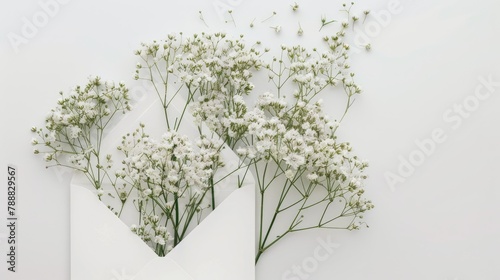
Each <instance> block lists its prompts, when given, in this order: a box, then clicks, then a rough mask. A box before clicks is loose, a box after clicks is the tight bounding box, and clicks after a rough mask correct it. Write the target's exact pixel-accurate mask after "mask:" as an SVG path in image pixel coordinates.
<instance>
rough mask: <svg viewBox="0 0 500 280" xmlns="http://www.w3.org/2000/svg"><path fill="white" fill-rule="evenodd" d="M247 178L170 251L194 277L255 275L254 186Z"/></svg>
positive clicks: (214, 279)
mask: <svg viewBox="0 0 500 280" xmlns="http://www.w3.org/2000/svg"><path fill="white" fill-rule="evenodd" d="M251 179H253V178H251ZM249 181H252V182H251V183H250V182H249V184H247V185H246V186H244V187H242V188H240V189H238V190H236V191H234V192H233V193H232V194H231V195H230V196H229V197H228V198H227V199H226V200H224V201H223V202H222V203H221V204H220V205H219V206H218V207H217V208H216V209H215V210H214V211H213V212H212V213H211V214H210V215H209V216H208V217H207V218H206V219H205V220H204V221H203V223H201V224H200V225H199V226H198V227H196V228H195V229H194V230H193V231H192V232H191V233H190V234H189V235H188V236H187V237H186V238H185V239H184V240H183V242H181V243H180V244H179V245H178V246H177V247H175V248H174V249H173V250H172V251H171V252H170V253H169V256H170V257H171V258H173V259H175V260H176V262H177V263H178V264H179V265H181V266H182V267H183V268H184V269H185V270H186V271H189V272H190V274H191V275H192V276H193V279H196V280H202V279H203V280H233V279H238V280H247V279H248V280H253V279H254V277H255V266H254V262H255V260H254V257H255V194H254V191H255V188H254V186H253V180H249Z"/></svg>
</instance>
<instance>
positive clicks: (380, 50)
mask: <svg viewBox="0 0 500 280" xmlns="http://www.w3.org/2000/svg"><path fill="white" fill-rule="evenodd" d="M46 2H49V1H48V0H40V2H39V1H2V2H1V4H0V23H1V25H0V33H1V40H0V53H1V60H0V63H1V64H0V77H1V78H0V86H1V90H0V92H1V97H2V98H1V104H2V108H1V109H0V113H1V122H0V123H1V133H2V134H1V135H2V136H1V138H0V147H1V148H0V149H1V150H0V153H1V160H0V161H1V164H0V166H2V170H5V169H6V166H7V164H9V163H12V164H15V165H16V166H17V167H18V169H19V183H20V185H19V191H18V192H19V194H18V195H19V203H18V204H19V205H18V215H19V217H20V220H19V233H18V241H19V252H18V254H19V259H18V272H17V273H15V274H13V273H7V272H6V264H5V261H4V257H5V250H6V248H7V246H6V241H5V237H6V227H5V226H2V227H1V228H0V252H1V255H0V259H1V260H2V262H1V263H0V279H9V280H10V279H23V280H24V279H53V280H63V279H68V278H69V226H68V225H69V212H68V210H69V202H68V197H69V196H68V183H69V179H70V174H68V173H63V174H61V173H57V172H54V171H53V170H50V169H49V170H47V169H45V167H44V163H43V162H42V160H41V159H40V158H37V157H35V156H34V155H32V147H31V146H30V144H29V142H30V139H31V137H32V135H31V133H30V131H29V129H30V127H31V126H32V125H38V126H40V125H43V118H44V117H45V115H46V113H47V112H48V111H49V110H50V108H52V107H53V106H54V104H55V101H56V100H57V98H58V92H59V91H61V90H63V91H67V90H68V89H69V88H70V87H72V86H74V85H77V84H83V83H84V82H85V80H86V78H87V77H88V76H89V75H100V76H102V77H103V78H104V79H113V80H123V81H125V82H131V81H132V75H133V71H134V65H135V57H134V55H133V50H134V49H135V48H136V47H137V46H138V44H139V43H140V42H141V41H149V40H152V39H158V38H162V37H164V36H165V34H167V33H170V32H178V31H184V32H186V33H193V32H201V31H209V30H211V31H218V30H225V31H227V32H229V33H233V34H239V33H244V34H247V36H246V37H247V39H248V40H249V41H253V40H262V41H263V42H264V43H265V45H266V46H269V47H271V48H275V49H276V48H277V47H278V46H279V45H280V44H281V43H286V44H297V43H299V44H303V45H306V46H316V45H319V44H320V38H321V36H322V35H327V34H328V31H329V30H333V28H330V29H329V27H325V29H324V30H323V31H322V32H321V33H318V29H319V21H320V18H321V15H326V16H327V17H330V16H332V17H333V16H334V15H336V14H338V9H339V7H340V3H341V2H338V3H330V2H331V1H308V2H307V3H306V1H298V3H299V4H300V6H301V7H300V9H299V12H298V13H297V14H294V13H292V11H291V8H290V6H289V4H291V3H292V2H289V1H274V2H271V1H264V0H252V1H249V0H220V1H219V0H216V1H213V0H209V1H201V0H198V1H185V2H184V3H182V2H181V1H152V0H146V1H118V0H115V1H111V0H105V1H94V0H92V1H81V0H70V1H64V4H63V1H61V2H60V4H58V10H57V11H56V12H54V13H52V15H48V16H47V19H48V20H47V21H46V22H43V16H41V17H40V15H41V14H42V13H45V14H46V12H44V10H43V8H42V6H43V5H41V4H40V3H46ZM390 2H391V1H389V0H376V1H358V2H357V3H356V6H357V9H358V11H361V10H363V9H365V8H368V9H371V10H372V14H377V13H378V14H380V12H381V11H387V9H388V8H387V7H388V4H389V3H390ZM393 2H394V1H393ZM221 3H222V4H221ZM395 5H396V6H397V7H398V9H397V11H398V12H397V13H392V14H391V16H390V18H388V17H385V18H379V19H378V20H377V19H375V18H374V17H369V18H368V19H367V21H366V22H365V27H360V28H359V29H358V32H361V33H364V34H365V35H366V36H367V38H369V39H370V42H371V45H372V51H371V52H370V53H365V52H360V53H359V54H356V55H353V59H352V62H351V65H352V68H353V69H354V70H355V72H356V73H357V81H358V82H359V83H360V84H361V85H362V86H363V89H364V93H363V95H361V96H359V98H358V99H357V101H356V103H355V106H354V107H353V108H352V111H351V112H350V114H349V115H348V117H347V118H346V119H345V122H344V123H343V125H342V128H341V130H339V132H340V137H341V139H342V140H348V141H350V142H351V143H352V144H353V146H354V148H355V150H356V151H357V153H358V154H359V155H360V156H361V157H363V158H366V159H368V160H370V163H371V166H370V169H369V174H370V178H369V179H368V181H367V185H368V187H367V192H366V195H367V197H369V198H371V199H372V200H373V202H374V203H375V205H376V208H375V209H374V210H373V211H372V212H371V213H369V214H368V215H366V221H367V222H368V224H369V225H370V228H369V229H363V230H361V231H358V232H347V231H310V232H304V233H300V234H295V235H290V236H289V237H288V238H285V239H284V240H283V241H281V242H280V243H278V245H276V246H275V247H273V248H272V249H270V251H268V252H266V254H265V255H264V256H263V257H262V258H261V260H260V262H259V265H258V267H257V269H258V275H257V279H259V280H268V279H269V280H271V279H273V280H274V279H343V280H344V279H345V280H351V279H352V280H357V279H409V280H412V279H429V280H447V279H448V280H452V279H456V280H467V279H484V280H489V279H491V280H494V279H500V267H499V266H498V262H499V261H500V203H499V202H500V190H499V183H498V179H497V177H498V176H497V175H496V174H498V173H499V172H498V171H499V170H500V132H499V130H500V127H499V125H498V124H499V123H500V113H499V110H498V108H499V105H500V96H498V95H499V94H500V86H499V85H497V86H496V87H494V88H492V89H493V90H492V92H491V94H490V96H489V97H487V98H485V99H484V100H479V101H478V103H477V104H476V105H477V106H476V107H474V106H473V105H475V104H474V100H476V101H477V100H478V99H475V98H474V97H473V96H474V92H475V90H476V88H477V87H478V86H480V85H481V82H480V78H479V77H483V78H484V79H486V80H488V79H491V80H493V81H500V56H499V55H498V52H499V51H498V50H499V49H500V40H499V39H498V34H499V33H498V32H499V30H500V19H499V18H498V16H497V12H498V9H499V8H500V4H498V2H497V1H494V0H481V1H451V0H444V1H433V0H423V1H403V0H401V1H396V2H395ZM228 6H232V9H233V10H234V12H233V14H234V18H235V21H236V26H237V28H235V27H234V25H233V24H232V23H224V22H223V21H221V19H220V17H219V15H218V12H217V9H216V7H219V8H221V9H223V8H224V7H228ZM199 10H202V11H203V13H204V16H205V19H206V21H207V23H208V25H209V26H210V29H208V28H207V27H205V25H204V24H203V23H202V22H201V21H200V20H199V18H198V11H199ZM272 11H277V12H278V14H277V16H275V17H274V18H272V19H270V20H268V21H266V22H264V23H261V21H262V20H263V19H264V18H266V17H267V16H268V15H270V14H271V13H272ZM34 16H35V21H38V25H39V26H38V27H37V30H36V31H34V32H32V33H30V34H28V37H29V38H28V37H26V36H25V35H26V34H25V35H23V34H22V29H23V26H25V25H26V21H25V20H24V18H25V19H27V20H28V21H30V22H33V20H34V18H33V17H34ZM37 16H39V18H37ZM254 18H256V20H255V25H256V26H255V28H254V29H249V27H248V25H249V23H250V22H251V21H252V20H253V19H254ZM298 21H300V23H301V25H302V28H303V29H304V36H303V37H298V36H297V35H296V30H297V26H298ZM35 23H36V22H35ZM369 24H370V25H369ZM275 25H281V26H282V31H281V33H280V34H276V33H274V31H273V30H272V29H271V28H269V26H275ZM367 26H371V29H365V28H366V27H367ZM12 33H16V34H17V35H19V36H24V37H25V39H26V41H23V43H21V44H19V45H17V46H16V44H12V42H11V40H10V39H9V34H11V35H10V37H11V38H12ZM358 38H361V37H358ZM136 91H137V92H139V89H136ZM481 92H482V93H487V92H488V91H487V90H486V88H485V87H483V88H482V89H481ZM132 93H134V91H132ZM139 95H140V94H139ZM139 95H138V96H139ZM326 99H327V100H328V101H330V99H328V98H326ZM332 100H333V99H332ZM464 100H465V101H466V102H469V103H468V104H469V105H468V106H469V107H468V108H469V109H471V110H470V111H466V112H465V113H464V115H463V116H460V115H459V114H457V113H455V112H454V111H453V110H454V106H456V105H459V104H462V103H463V102H464ZM331 102H333V101H331ZM326 105H327V104H326ZM471 106H472V107H471ZM449 110H452V111H449ZM332 115H334V112H332ZM444 115H447V116H448V117H449V118H453V119H449V118H448V119H447V118H445V117H443V116H444ZM458 116H460V117H458ZM435 129H441V130H442V131H443V133H444V135H445V137H446V140H445V141H444V142H443V143H436V146H435V148H434V149H433V152H432V153H430V154H429V156H425V158H423V160H422V162H418V163H417V164H416V165H418V166H414V167H415V171H414V172H413V173H412V174H411V175H410V176H404V182H399V183H397V184H396V185H395V186H394V187H393V188H391V187H390V184H389V183H388V181H387V180H386V178H385V174H387V172H392V173H393V174H396V175H397V174H398V167H399V166H400V165H401V162H402V158H403V159H408V158H409V157H410V156H411V155H416V154H417V153H418V152H416V151H418V149H419V148H418V146H417V144H416V141H423V140H424V139H429V138H431V137H432V131H433V130H435ZM0 177H1V178H3V179H1V180H6V174H4V175H1V176H0ZM2 186H5V183H2ZM0 199H1V200H0V211H1V213H0V216H1V217H4V216H5V214H4V211H5V205H6V190H2V191H1V192H0ZM1 219H2V220H3V219H4V218H1ZM3 224H4V222H2V225H3ZM319 240H323V241H328V240H330V241H331V242H334V243H335V244H337V245H336V247H337V248H335V249H334V250H333V251H332V253H331V254H329V255H328V257H327V259H326V260H325V259H322V260H318V259H317V258H316V259H315V256H314V251H315V249H316V248H318V246H321V245H320V244H321V241H319ZM294 266H296V268H297V267H298V268H299V269H301V271H302V274H297V273H296V274H295V276H294V274H293V270H292V269H293V267H294ZM287 271H290V272H289V273H287ZM295 271H297V270H295ZM292 276H293V277H292ZM294 277H295V278H294ZM117 280H118V279H117Z"/></svg>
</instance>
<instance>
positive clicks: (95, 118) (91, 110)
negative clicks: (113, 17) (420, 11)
mask: <svg viewBox="0 0 500 280" xmlns="http://www.w3.org/2000/svg"><path fill="white" fill-rule="evenodd" d="M344 7H346V5H344ZM351 7H352V5H351ZM298 8H299V6H298V4H296V3H295V4H294V5H293V6H292V9H293V11H296V10H297V9H298ZM345 11H346V12H347V19H348V21H346V22H342V23H341V24H339V26H338V30H337V31H336V32H334V34H333V35H332V36H326V37H324V43H325V47H326V48H325V49H326V51H323V52H321V51H319V50H318V49H313V50H307V49H306V48H304V47H302V46H300V45H298V46H281V47H280V48H279V49H278V54H277V55H275V56H272V55H271V54H270V53H271V49H268V48H265V49H263V50H261V48H262V47H261V45H262V44H261V43H260V42H256V43H255V44H254V45H252V46H251V47H248V46H247V44H246V42H245V40H244V37H243V36H240V38H237V39H234V38H230V37H229V36H228V35H226V34H224V33H201V34H194V35H191V36H186V35H184V34H182V33H178V34H171V35H168V36H167V37H166V38H165V39H163V40H158V41H153V42H151V43H143V44H142V45H141V47H140V48H139V49H138V50H137V51H136V52H135V54H136V56H137V57H138V60H139V62H138V63H137V65H136V70H135V79H136V80H143V81H146V82H147V83H148V84H150V85H151V86H152V88H153V89H154V92H155V94H156V95H157V97H158V100H159V101H160V104H161V106H162V109H163V111H164V119H163V121H164V127H165V133H164V134H163V136H162V137H161V139H155V138H153V137H151V136H150V135H148V133H147V128H146V125H145V124H141V125H140V126H139V127H138V128H137V129H136V130H135V131H131V132H130V133H129V134H126V135H124V136H123V138H122V141H121V145H119V146H118V147H117V150H118V151H120V159H119V161H117V162H121V165H120V166H119V167H117V165H116V164H115V163H114V162H115V161H116V159H115V158H113V157H112V156H111V154H103V152H104V151H102V149H101V147H102V143H103V141H104V137H103V136H104V135H105V134H106V132H107V130H108V129H109V127H110V126H112V124H113V123H114V122H116V121H117V119H118V116H119V114H122V113H127V111H130V110H131V106H130V104H129V101H130V100H129V96H128V91H127V88H126V87H125V85H124V84H123V83H119V84H118V85H116V84H115V83H113V82H102V81H101V79H100V78H98V77H94V78H90V79H89V82H88V84H87V85H86V86H85V87H83V88H82V87H76V88H75V89H74V90H73V91H72V92H70V94H69V95H68V96H66V95H64V94H63V93H61V95H62V97H61V99H60V100H59V101H58V103H57V106H56V107H55V108H54V109H52V111H51V112H50V113H49V115H48V116H47V117H46V120H45V121H46V123H45V127H43V128H37V127H33V128H32V131H33V132H34V133H35V134H36V137H35V138H33V140H32V144H33V145H35V146H37V148H36V149H35V150H34V153H35V154H42V155H43V156H44V159H45V161H47V162H48V164H49V165H48V166H49V167H51V166H63V167H67V168H71V169H74V170H75V171H77V172H81V173H82V174H84V175H85V176H86V177H87V179H88V180H89V182H91V183H92V185H93V186H94V188H95V191H96V194H97V196H98V197H99V199H103V200H104V197H106V199H110V198H112V200H114V201H115V202H116V201H117V202H118V203H119V205H120V208H119V209H115V208H113V207H112V206H109V208H110V209H111V210H113V211H114V212H115V214H116V215H118V216H121V214H122V211H123V209H124V207H125V206H126V205H132V206H133V207H134V209H136V212H137V223H136V224H131V225H130V227H131V230H132V231H133V232H134V233H136V234H137V235H138V236H140V237H141V238H142V239H143V240H144V241H145V242H146V243H148V244H149V245H150V246H151V247H152V248H153V249H154V250H155V252H156V253H157V254H158V255H159V256H164V255H166V254H167V253H168V252H169V251H170V250H171V249H172V248H173V247H175V246H176V245H177V244H179V242H181V241H182V239H183V238H184V237H185V236H186V235H187V234H188V233H189V230H190V229H192V227H193V225H195V224H197V223H199V222H201V220H202V219H203V213H204V212H207V211H211V210H213V209H215V207H216V205H217V201H216V200H215V197H216V196H215V193H214V192H215V188H216V187H217V184H218V183H220V182H221V181H222V180H223V178H224V177H225V176H227V175H228V174H231V173H233V172H236V171H238V170H239V171H243V172H244V174H248V173H251V174H253V175H254V177H255V178H256V181H257V190H258V204H259V207H258V208H259V209H258V217H259V218H258V221H257V225H258V236H257V240H258V244H257V248H258V250H257V252H256V258H255V260H256V262H257V261H258V260H259V259H260V257H261V255H262V254H263V253H264V252H266V251H267V250H268V249H269V248H270V247H271V246H273V245H274V244H276V243H277V242H278V241H280V240H282V239H283V238H284V237H285V236H287V235H288V234H290V233H293V232H299V231H304V230H310V229H318V228H323V229H348V230H355V229H359V228H360V227H361V225H362V224H363V222H361V220H362V219H363V215H364V213H365V212H366V211H368V210H370V209H372V208H373V204H372V203H371V201H370V200H367V199H365V198H364V196H363V194H364V183H363V182H364V180H365V179H366V178H367V176H366V173H365V169H366V168H367V166H368V163H367V162H366V161H363V160H361V159H359V158H358V157H357V156H356V155H355V154H354V153H353V148H352V147H351V145H350V144H349V143H348V142H341V141H339V140H338V139H337V130H338V128H339V125H340V123H341V121H342V119H343V118H344V116H345V115H346V113H347V112H348V111H349V108H350V107H351V106H352V104H353V102H354V99H355V97H356V95H358V94H360V93H361V88H360V87H359V86H358V85H357V84H356V82H355V80H354V77H355V74H354V73H352V72H350V69H349V68H350V66H349V63H348V61H349V49H350V47H349V45H348V44H347V43H345V42H344V38H345V36H346V32H348V31H349V29H348V28H349V26H350V25H354V24H355V23H356V21H358V20H359V18H358V17H356V16H351V15H350V14H349V12H350V8H345ZM364 14H365V17H366V16H367V15H368V12H364ZM200 17H201V18H202V15H201V12H200ZM202 20H203V18H202ZM233 20H234V19H233ZM334 22H335V21H333V20H327V19H326V18H322V20H321V23H322V26H321V28H323V27H324V26H326V25H328V24H332V23H334ZM252 25H253V23H252ZM252 25H251V26H252ZM280 28H281V27H279V26H277V27H275V30H276V32H279V29H280ZM299 31H300V32H299V33H298V34H299V35H302V33H303V30H302V28H300V30H299ZM256 73H259V74H262V73H264V77H265V81H260V80H258V82H259V83H263V82H267V84H269V85H271V87H273V90H271V91H266V92H263V93H256V91H257V90H256V87H255V86H254V81H253V79H254V76H256V75H255V74H256ZM258 77H262V75H260V76H258ZM334 89H341V90H342V91H343V92H344V93H345V95H346V104H345V110H344V111H343V112H342V114H341V117H340V118H339V119H338V120H334V119H332V118H331V117H329V116H328V115H327V114H326V113H325V111H324V107H323V104H322V99H321V94H323V93H324V92H327V91H332V90H334ZM173 104H176V105H175V106H174V105H173ZM178 104H181V106H180V107H179V105H178ZM172 106H174V107H176V108H177V109H178V112H180V113H175V112H174V111H173V110H172ZM187 115H191V116H192V117H193V118H194V121H195V126H196V128H197V131H198V138H197V139H190V138H189V137H187V136H186V135H183V134H182V133H181V132H180V130H182V127H183V126H185V125H186V119H187ZM38 146H41V147H40V148H39V147H38ZM225 148H228V149H231V150H233V151H234V152H235V153H236V154H237V155H238V156H239V158H240V162H239V163H238V165H237V167H236V168H235V169H234V170H231V171H229V172H227V171H226V172H227V173H224V174H218V171H219V170H220V168H221V167H224V166H226V163H227V162H225V158H224V157H223V156H222V153H221V151H222V150H223V149H225ZM221 178H222V179H221ZM240 179H241V181H239V182H238V186H237V187H240V186H241V183H242V182H243V180H244V178H240ZM105 185H109V186H111V191H109V190H105V188H104V187H103V186H105ZM318 213H319V215H318ZM277 224H281V225H283V224H285V225H287V226H286V227H285V228H282V227H277V226H276V225H277Z"/></svg>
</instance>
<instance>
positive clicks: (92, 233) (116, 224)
mask: <svg viewBox="0 0 500 280" xmlns="http://www.w3.org/2000/svg"><path fill="white" fill-rule="evenodd" d="M71 220H72V221H78V222H72V223H71V279H72V280H88V279H109V280H113V279H115V280H125V279H131V278H126V277H129V276H130V275H135V274H137V273H138V272H139V271H140V270H141V269H142V268H143V267H144V266H145V265H146V264H147V263H148V262H149V261H150V260H151V259H153V258H155V257H156V254H155V253H154V252H153V251H152V250H151V248H149V247H148V246H147V245H146V243H144V242H143V241H142V240H141V239H140V238H139V237H138V236H137V235H135V234H134V233H132V232H131V231H130V228H129V227H128V226H127V225H125V224H124V223H123V222H122V221H121V220H120V219H118V218H117V217H116V216H115V215H114V214H113V213H112V212H111V211H109V209H108V208H107V207H106V206H105V205H104V204H103V203H102V202H101V201H99V200H98V199H97V197H96V196H95V194H93V193H92V192H91V191H89V190H88V189H87V188H85V187H83V186H80V185H77V184H74V183H72V184H71ZM131 252H133V254H131Z"/></svg>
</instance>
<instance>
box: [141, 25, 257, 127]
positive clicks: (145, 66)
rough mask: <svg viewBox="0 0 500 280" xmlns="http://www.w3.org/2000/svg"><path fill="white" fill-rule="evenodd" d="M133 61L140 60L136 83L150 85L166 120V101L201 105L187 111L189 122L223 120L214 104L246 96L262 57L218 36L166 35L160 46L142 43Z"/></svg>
mask: <svg viewBox="0 0 500 280" xmlns="http://www.w3.org/2000/svg"><path fill="white" fill-rule="evenodd" d="M136 55H138V56H139V57H140V59H141V61H140V62H139V63H138V65H137V69H136V74H135V77H136V79H144V80H147V81H148V82H151V83H152V84H154V85H155V89H156V91H157V94H158V96H159V97H160V99H161V100H162V103H163V105H164V107H165V112H166V114H167V109H168V106H169V105H170V103H171V102H172V100H173V99H174V98H175V97H176V96H177V95H178V94H179V93H180V92H185V93H186V94H185V99H186V105H187V104H188V103H192V102H196V101H197V100H198V99H200V100H204V102H206V103H205V104H204V105H205V107H204V108H202V109H193V112H195V113H194V115H195V117H199V116H200V115H201V116H207V115H210V116H215V115H219V114H223V108H225V106H224V105H222V104H221V103H220V102H232V98H229V100H225V99H224V100H222V99H220V97H221V96H230V97H233V96H236V95H245V94H248V93H249V92H250V91H251V90H252V89H253V88H254V85H253V83H252V82H251V81H250V79H251V78H252V75H253V72H252V71H253V70H258V69H260V68H261V67H262V66H263V64H264V63H263V61H262V60H261V58H260V56H261V55H262V54H261V53H260V52H259V51H258V50H257V49H256V48H253V47H252V48H248V47H246V45H245V43H244V41H243V36H240V38H239V39H232V38H228V37H227V36H226V34H224V33H214V34H206V33H202V34H194V35H192V37H188V38H184V37H183V34H182V33H179V34H171V35H169V36H167V38H166V39H164V40H161V41H154V42H152V43H148V44H147V43H143V44H142V47H141V48H140V49H139V50H137V51H136ZM172 79H174V83H172ZM182 90H184V91H182ZM226 105H227V104H226ZM205 110H211V111H213V112H208V113H205ZM167 119H168V117H167ZM202 119H203V120H204V118H202ZM180 121H181V120H178V121H177V122H176V123H179V122H180ZM172 128H174V129H175V127H172Z"/></svg>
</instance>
